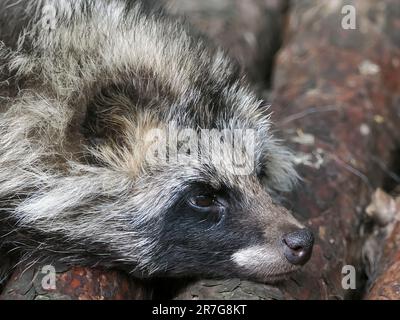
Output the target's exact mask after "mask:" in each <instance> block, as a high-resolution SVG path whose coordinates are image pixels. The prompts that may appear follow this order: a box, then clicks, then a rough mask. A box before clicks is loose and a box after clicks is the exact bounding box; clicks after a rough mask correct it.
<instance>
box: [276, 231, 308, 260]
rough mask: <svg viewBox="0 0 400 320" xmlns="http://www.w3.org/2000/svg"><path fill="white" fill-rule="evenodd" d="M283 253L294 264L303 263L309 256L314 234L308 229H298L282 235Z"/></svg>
mask: <svg viewBox="0 0 400 320" xmlns="http://www.w3.org/2000/svg"><path fill="white" fill-rule="evenodd" d="M282 242H283V245H284V255H285V257H286V259H287V260H288V261H289V262H290V263H291V264H294V265H303V264H305V263H306V262H307V261H308V260H309V259H310V257H311V253H312V248H313V245H314V235H313V234H312V232H311V231H310V230H309V229H306V228H305V229H298V230H296V231H292V232H290V233H287V234H285V235H284V236H283V239H282Z"/></svg>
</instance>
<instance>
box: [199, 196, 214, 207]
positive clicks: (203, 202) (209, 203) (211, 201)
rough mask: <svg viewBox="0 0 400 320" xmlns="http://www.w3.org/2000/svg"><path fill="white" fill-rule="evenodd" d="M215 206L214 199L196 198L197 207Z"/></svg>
mask: <svg viewBox="0 0 400 320" xmlns="http://www.w3.org/2000/svg"><path fill="white" fill-rule="evenodd" d="M213 204H214V198H213V197H209V196H200V197H196V199H195V205H196V206H198V207H203V208H205V207H211V206H212V205H213Z"/></svg>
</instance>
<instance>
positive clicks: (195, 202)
mask: <svg viewBox="0 0 400 320" xmlns="http://www.w3.org/2000/svg"><path fill="white" fill-rule="evenodd" d="M188 203H189V205H190V207H192V208H193V209H194V210H196V211H201V212H210V213H220V212H221V211H223V209H224V205H223V204H222V202H221V201H219V200H218V197H217V196H215V195H198V196H194V197H191V198H190V199H189V201H188Z"/></svg>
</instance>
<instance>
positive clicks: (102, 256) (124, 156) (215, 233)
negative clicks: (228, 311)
mask: <svg viewBox="0 0 400 320" xmlns="http://www.w3.org/2000/svg"><path fill="white" fill-rule="evenodd" d="M146 4H147V5H146V6H144V5H141V4H140V3H138V2H137V1H128V0H125V1H124V0H100V1H99V0H96V1H94V0H63V1H59V0H49V1H40V0H38V1H35V0H20V1H16V0H3V1H1V3H0V40H1V47H0V248H1V252H2V253H0V255H1V256H2V257H1V259H2V261H5V259H6V257H7V258H8V257H12V258H15V257H18V258H20V259H22V258H25V259H35V260H37V259H40V260H42V259H43V261H44V260H49V261H54V260H57V261H61V262H65V263H68V264H70V265H77V264H78V265H85V266H93V265H96V266H102V267H112V268H120V269H123V270H127V271H128V272H130V273H131V274H133V275H134V276H135V277H139V278H145V279H147V278H152V277H187V276H194V277H224V278H228V277H241V278H247V279H254V280H258V281H267V282H268V281H275V280H278V279H281V278H283V277H285V276H286V275H287V274H289V273H291V272H293V271H295V270H297V269H298V268H299V267H300V266H301V265H303V264H304V263H305V262H307V260H308V259H309V257H310V255H311V250H312V245H313V236H312V233H311V232H310V231H309V230H308V229H306V228H304V227H303V226H302V225H301V224H300V223H299V222H297V221H296V219H295V218H293V217H292V215H291V214H290V212H288V211H287V210H286V209H284V208H283V207H281V206H279V205H277V204H276V203H275V202H274V201H273V199H272V197H271V192H274V191H289V190H290V189H291V188H292V186H293V185H294V184H295V183H296V180H297V175H296V172H295V170H294V169H293V163H292V162H293V161H292V156H291V154H290V153H289V152H288V151H287V150H286V149H285V148H284V147H282V146H280V145H279V143H278V142H277V141H276V140H275V139H274V138H273V136H272V134H271V133H270V120H269V113H268V110H267V108H266V107H265V105H264V104H263V102H262V101H260V100H259V99H257V97H256V96H255V95H254V93H253V92H252V91H251V90H250V89H249V86H248V85H247V84H246V81H245V80H244V79H243V77H242V76H241V74H240V72H238V68H237V66H236V65H235V63H234V62H232V61H231V60H230V59H229V58H227V57H226V56H225V54H224V53H223V52H222V51H221V50H220V49H218V48H216V47H214V46H212V45H210V44H208V43H207V41H206V40H205V39H203V38H202V37H201V36H197V35H196V36H193V35H191V33H190V31H189V29H188V28H187V27H186V26H185V25H184V23H182V22H180V21H177V19H173V18H171V17H168V16H167V15H166V14H164V13H163V12H162V11H160V10H158V9H157V10H154V9H152V8H151V7H149V5H148V2H146Z"/></svg>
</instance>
